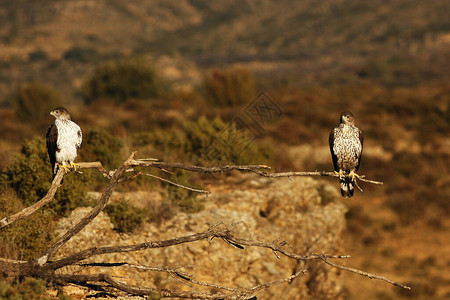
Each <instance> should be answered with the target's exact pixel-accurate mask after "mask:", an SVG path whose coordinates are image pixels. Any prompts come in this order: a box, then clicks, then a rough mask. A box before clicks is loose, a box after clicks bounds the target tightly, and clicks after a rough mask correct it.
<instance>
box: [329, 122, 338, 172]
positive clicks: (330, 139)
mask: <svg viewBox="0 0 450 300" xmlns="http://www.w3.org/2000/svg"><path fill="white" fill-rule="evenodd" d="M328 143H329V144H330V152H331V159H332V160H333V167H334V170H335V171H336V172H339V166H338V158H337V156H336V154H335V153H334V151H333V147H334V129H333V130H331V132H330V137H329V138H328Z"/></svg>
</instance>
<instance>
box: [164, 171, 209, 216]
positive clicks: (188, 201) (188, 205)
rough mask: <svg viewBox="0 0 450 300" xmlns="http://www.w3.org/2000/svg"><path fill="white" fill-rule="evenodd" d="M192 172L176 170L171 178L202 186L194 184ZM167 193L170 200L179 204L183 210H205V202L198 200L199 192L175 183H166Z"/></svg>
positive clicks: (191, 185)
mask: <svg viewBox="0 0 450 300" xmlns="http://www.w3.org/2000/svg"><path fill="white" fill-rule="evenodd" d="M191 176H192V173H191V172H187V171H185V170H176V171H174V173H173V175H172V176H171V177H170V178H169V179H170V180H171V181H172V182H175V183H178V184H181V185H185V186H189V187H193V188H201V187H198V186H197V185H194V184H193V183H192V182H193V179H192V178H191ZM166 189H167V194H168V198H169V200H170V201H171V202H172V203H173V204H175V205H176V206H178V207H179V208H180V209H181V211H184V212H188V213H194V212H198V211H201V210H203V208H204V204H203V203H202V202H200V201H198V200H197V194H198V193H195V192H192V191H189V190H187V189H183V188H180V187H178V186H175V185H173V184H167V185H166Z"/></svg>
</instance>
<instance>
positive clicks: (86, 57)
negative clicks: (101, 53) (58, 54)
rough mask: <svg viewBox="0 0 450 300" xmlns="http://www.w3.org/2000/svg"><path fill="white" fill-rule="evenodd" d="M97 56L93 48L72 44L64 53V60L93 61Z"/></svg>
mask: <svg viewBox="0 0 450 300" xmlns="http://www.w3.org/2000/svg"><path fill="white" fill-rule="evenodd" d="M97 56H98V52H97V50H96V49H95V48H91V47H80V46H74V47H72V48H70V49H69V50H67V51H66V52H65V53H64V56H63V57H64V59H65V60H72V61H79V62H89V61H94V60H95V59H96V58H97Z"/></svg>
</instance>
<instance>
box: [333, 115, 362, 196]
mask: <svg viewBox="0 0 450 300" xmlns="http://www.w3.org/2000/svg"><path fill="white" fill-rule="evenodd" d="M329 143H330V151H331V158H332V159H333V166H334V170H335V172H336V173H337V174H339V183H340V186H341V195H342V196H343V197H345V198H350V197H351V196H353V191H354V188H355V177H358V175H357V174H356V171H358V168H359V164H360V162H361V155H362V151H363V133H362V131H361V130H359V129H358V127H356V126H355V118H354V117H353V114H352V113H351V112H349V111H344V112H343V113H341V119H340V124H339V126H338V127H336V128H334V129H333V130H331V133H330V137H329Z"/></svg>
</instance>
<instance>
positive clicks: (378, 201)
mask: <svg viewBox="0 0 450 300" xmlns="http://www.w3.org/2000/svg"><path fill="white" fill-rule="evenodd" d="M449 11H450V2H449V1H443V0H442V1H441V0H439V1H411V0H395V1H382V0H375V1H370V2H369V1H366V2H362V1H356V0H342V1H331V0H326V1H320V2H317V1H313V0H307V1H300V2H299V1H292V0H283V1H268V0H262V1H255V0H246V1H240V2H236V1H219V2H218V1H197V0H190V1H188V0H186V1H143V0H137V1H132V3H131V2H127V1H121V0H100V1H90V0H82V1H76V0H73V1H72V0H64V1H53V0H43V1H31V0H20V1H0V171H1V173H0V192H1V197H0V205H1V208H2V209H1V213H0V217H1V218H3V217H5V216H6V215H7V214H10V213H13V212H16V211H18V210H19V209H21V208H23V207H26V206H28V205H31V204H33V203H34V202H36V201H37V200H38V199H40V198H41V197H42V196H43V195H45V192H46V191H47V189H48V188H49V186H50V180H51V172H50V163H49V161H48V158H47V154H46V150H45V142H44V139H43V138H44V136H45V132H46V129H47V127H48V126H49V124H51V123H52V122H53V117H52V116H50V115H49V112H50V110H52V109H54V108H55V107H58V106H65V107H67V108H68V109H69V111H70V113H71V116H72V120H74V121H75V122H76V123H78V124H79V125H80V126H81V128H82V129H83V147H82V149H80V150H79V156H78V161H95V160H100V161H102V163H103V164H104V165H105V167H106V168H108V169H114V168H117V167H118V166H119V165H120V163H121V162H122V161H123V160H124V159H126V158H127V157H128V156H129V155H130V153H131V151H133V150H138V156H139V157H154V158H158V159H161V160H163V161H172V162H184V163H192V164H199V165H208V166H211V165H223V164H228V163H233V164H267V165H270V166H272V168H273V170H274V171H277V172H281V171H315V170H320V171H322V170H323V171H332V162H331V157H330V153H329V148H328V135H329V133H330V130H331V129H332V128H333V127H334V126H336V125H337V124H338V122H339V114H340V112H342V111H344V110H350V111H352V112H353V114H354V115H355V118H356V125H357V126H358V127H359V128H360V129H361V130H362V131H363V132H364V138H365V141H364V152H363V158H362V162H361V168H360V171H359V173H360V174H361V175H366V176H367V178H369V179H373V180H377V181H382V182H384V185H383V186H377V185H371V184H367V183H361V184H360V185H361V187H362V189H363V190H364V192H360V191H356V192H355V196H354V197H352V198H350V199H336V195H337V193H338V181H337V180H336V179H335V178H328V177H323V178H318V177H316V178H314V188H315V189H312V190H311V193H313V194H316V193H317V194H318V195H320V199H321V200H320V201H322V202H324V203H325V204H328V203H332V204H333V205H334V204H336V205H337V206H339V209H340V212H341V213H342V215H345V222H346V224H345V225H346V229H343V230H342V231H339V234H341V236H339V238H338V241H337V242H336V243H337V244H339V245H337V246H336V248H333V247H332V246H330V245H332V244H333V243H334V242H335V240H333V242H332V243H331V244H321V243H320V242H318V243H317V245H315V246H318V245H320V247H329V248H327V249H322V250H323V251H327V253H329V252H331V253H333V251H337V250H339V254H348V255H351V256H352V258H351V259H349V260H348V261H346V262H345V263H346V264H348V265H351V266H353V267H357V268H359V269H363V270H365V271H367V272H372V273H377V274H381V275H384V276H387V277H389V278H391V279H393V280H395V281H399V282H402V283H405V284H408V285H410V286H411V287H412V290H411V291H405V290H402V289H399V288H397V287H391V286H390V285H388V284H386V283H384V282H381V281H377V280H369V279H368V278H364V277H359V276H356V275H354V274H351V273H346V272H342V273H341V274H337V275H339V276H337V277H336V278H337V281H336V282H337V283H336V287H338V288H336V289H335V290H334V292H333V297H334V298H340V299H361V298H364V299H447V298H448V297H449V296H450V289H449V286H450V275H449V272H448V271H447V269H448V266H449V264H450V259H449V257H448V255H447V253H449V252H450V242H449V239H448V231H449V229H450V221H449V220H450V218H449V216H450V206H449V199H450V172H449V166H450V137H449V136H450V107H449V105H450V84H449V82H450V76H449V74H450V73H449V72H448V70H449V69H450V56H449V55H448V54H449V50H450V21H449V18H448V12H449ZM224 132H225V133H227V134H224ZM229 132H232V133H234V134H236V133H238V134H236V135H228V133H229ZM211 145H213V146H214V147H215V150H217V152H218V154H216V156H214V157H212V156H211V155H209V154H210V153H209V152H208V149H210V146H211ZM153 175H155V176H156V175H157V176H162V177H164V178H166V179H167V180H171V181H174V182H178V183H183V184H187V185H190V186H195V187H202V188H206V187H207V188H209V189H211V190H212V191H213V192H214V191H216V192H217V195H216V196H211V197H209V198H207V200H206V201H205V199H204V198H202V197H198V196H196V195H195V193H191V192H189V191H186V190H179V189H178V188H177V187H174V186H171V185H168V184H166V183H163V182H159V181H157V180H155V179H154V178H153V179H152V178H147V177H146V178H138V179H137V180H136V181H133V182H127V183H125V184H124V185H123V186H121V187H120V188H119V190H118V193H117V195H115V197H114V199H115V200H114V201H113V203H112V204H111V205H110V207H109V208H108V206H107V209H105V213H106V214H105V216H104V218H106V219H108V218H110V220H111V224H112V226H113V227H114V230H113V229H111V228H110V229H108V231H107V232H108V234H109V235H110V236H114V240H115V241H117V242H124V241H129V239H128V237H130V236H133V235H136V236H137V237H136V240H143V239H144V238H145V237H146V236H147V235H145V232H146V231H147V230H150V229H151V231H157V230H160V231H164V226H165V225H164V224H166V225H167V224H169V225H170V226H171V228H172V230H174V232H179V231H181V230H182V228H181V227H180V228H178V227H176V229H173V228H175V227H174V226H178V225H179V224H178V225H174V224H176V223H177V222H178V220H182V224H185V223H186V224H187V223H189V224H191V223H192V222H194V221H193V220H194V219H195V218H196V217H199V218H200V217H205V218H213V217H217V214H215V213H214V211H215V210H217V209H219V210H221V213H223V214H226V213H227V212H229V213H230V214H237V215H239V218H243V217H242V216H241V213H242V211H244V210H247V209H251V207H250V208H249V207H246V205H245V201H246V200H245V197H244V196H245V195H247V194H248V196H249V197H250V198H251V199H250V200H249V201H251V203H253V204H255V206H258V205H260V206H261V207H265V206H264V205H267V203H266V201H268V199H269V198H270V197H272V198H273V199H275V198H276V197H275V196H273V195H272V194H271V195H272V196H270V197H269V196H267V194H264V193H262V192H261V193H260V192H258V189H259V188H255V186H254V185H253V183H252V182H253V181H252V180H256V181H255V182H258V180H257V179H254V178H249V177H245V176H244V177H240V176H241V175H239V176H236V174H234V173H233V174H231V175H230V174H228V175H226V176H224V178H219V179H217V181H213V184H214V186H211V184H212V183H211V180H210V178H209V179H205V178H203V177H196V176H193V177H191V176H190V175H189V174H187V173H186V172H184V171H176V172H173V173H172V172H164V171H160V172H155V173H154V174H153ZM233 176H236V178H234V177H233ZM302 179H303V178H302ZM283 180H286V179H283ZM305 180H309V179H308V178H305ZM316 180H317V181H316ZM105 182H106V181H105V180H104V179H103V178H102V177H101V176H97V174H94V173H91V172H89V171H87V172H85V173H84V174H69V175H68V176H67V178H65V179H64V184H63V186H62V187H61V190H60V191H59V192H58V194H57V195H56V199H55V201H54V202H52V204H51V205H49V206H48V207H47V206H46V207H44V209H43V210H42V213H39V214H37V215H35V216H34V217H33V219H31V220H30V221H29V223H27V222H24V223H18V224H17V225H16V224H13V225H12V226H11V227H10V228H7V229H6V230H5V229H4V228H2V229H0V254H1V255H3V256H8V257H9V258H11V259H29V258H32V257H36V256H37V255H40V254H41V252H42V250H43V249H45V247H46V246H48V245H49V244H50V243H51V242H52V241H54V240H55V238H56V236H55V235H51V234H48V233H49V232H53V231H54V230H55V228H59V229H58V230H60V229H61V228H62V227H64V226H65V225H64V224H65V223H64V222H67V220H68V219H69V220H70V218H73V215H71V213H72V212H74V214H80V213H79V212H80V211H85V210H86V208H79V207H80V206H83V207H85V206H92V205H93V202H92V199H91V197H88V195H95V194H96V193H98V192H101V191H102V189H103V188H104V187H105V184H106V183H105ZM25 183H26V184H25ZM285 184H286V182H285V181H280V182H277V181H276V180H272V181H271V183H270V185H269V184H267V186H270V187H267V189H268V190H270V189H272V186H276V187H279V186H283V188H284V189H288V188H287V187H286V186H285ZM292 184H294V183H292ZM324 186H326V187H327V189H329V188H331V187H334V188H335V191H332V192H330V193H331V194H329V193H328V192H324V188H323V187H324ZM264 188H266V186H264ZM308 188H310V187H308ZM240 189H242V191H239V190H240ZM261 189H263V187H261ZM264 191H265V193H266V192H267V193H269V192H268V191H266V190H265V189H264ZM232 193H238V196H239V197H241V198H242V197H243V198H242V199H241V198H239V197H238V199H241V200H240V202H239V201H238V202H233V201H236V199H234V198H233V197H232V196H230V194H232ZM256 194H257V196H255V195H256ZM128 195H140V196H136V197H135V198H129V196H128ZM142 195H144V196H142ZM155 195H157V196H155ZM243 195H244V196H243ZM303 196H305V195H303ZM227 197H231V198H233V199H229V198H227ZM258 197H259V198H258ZM264 197H267V199H262V198H264ZM274 197H275V198H274ZM289 197H291V198H292V197H294V196H293V195H290V196H289ZM289 197H288V198H289ZM305 197H306V196H305ZM150 198H151V199H153V200H152V201H150V200H149V199H150ZM260 198H261V199H260ZM285 198H286V197H285ZM285 198H283V199H285ZM291 198H289V199H291ZM294 198H295V197H294ZM338 198H339V197H338ZM155 199H156V200H155ZM286 199H287V198H286ZM286 199H285V200H286ZM297 200H298V199H297ZM207 201H213V202H214V203H208V202H207ZM286 201H287V200H286ZM289 201H290V200H289ZM205 203H206V204H205ZM233 203H234V204H233ZM261 203H265V204H264V205H262V204H261ZM277 205H278V206H275V207H278V208H279V209H281V207H284V205H281V204H280V203H278V204H277ZM341 205H342V207H341ZM241 206H242V207H241ZM319 206H320V205H319ZM344 206H345V207H344ZM243 207H245V209H244V208H243ZM258 207H259V206H258ZM266 208H267V207H266ZM294 210H295V209H294ZM211 211H212V215H210V214H209V213H211ZM236 211H239V213H236ZM345 211H346V212H345ZM125 212H130V213H129V214H127V213H125ZM252 213H253V215H252V217H251V218H250V219H249V220H253V221H254V223H255V222H256V223H258V222H259V223H258V224H260V225H261V227H264V226H267V227H264V228H270V226H269V225H270V222H273V223H274V224H278V225H277V226H278V227H276V231H277V233H283V232H285V230H286V228H288V227H289V226H293V225H292V224H288V225H287V227H286V228H285V227H283V226H284V225H286V224H284V225H283V226H281V225H280V224H279V223H280V222H281V223H282V222H283V221H284V220H286V219H288V218H289V217H288V214H289V213H288V212H285V211H284V212H283V214H284V213H286V214H287V215H283V214H281V215H280V218H278V217H275V215H276V213H275V212H273V210H272V213H273V214H274V215H272V218H271V217H270V216H268V215H265V212H264V209H261V210H260V211H259V214H260V215H258V212H255V211H253V212H252ZM296 213H299V214H300V216H298V215H297V216H296V218H297V217H298V218H299V220H303V219H302V217H301V214H302V213H304V212H302V210H301V208H300V209H299V210H298V211H296ZM277 216H278V215H277ZM102 218H103V215H102ZM230 218H231V217H229V216H228V217H226V218H225V217H224V220H227V221H236V220H234V219H232V218H231V219H230ZM187 220H188V221H189V222H188V221H187ZM218 221H220V220H218ZM253 221H252V222H253ZM341 221H342V220H341ZM36 222H37V223H39V224H42V228H41V229H40V230H38V231H36V228H35V226H34V225H33V224H35V223H36ZM105 222H106V221H105ZM183 222H185V223H183ZM299 222H303V221H299ZM106 223H107V224H106V225H105V226H109V227H111V225H110V223H108V222H106ZM194 223H195V222H194ZM244 223H245V220H244ZM256 223H255V224H256ZM252 224H253V223H252ZM339 224H340V225H339V226H343V224H342V223H339ZM103 225H104V224H103ZM169 225H168V226H169ZM209 225H211V224H209ZM209 225H205V226H209ZM253 225H254V224H253ZM253 225H252V226H253ZM180 226H181V225H180ZM186 226H188V225H186ZM195 226H198V228H197V227H195ZM195 226H194V227H195V228H196V230H197V229H198V230H201V228H202V227H201V224H198V223H195ZM249 226H250V225H249ZM302 226H306V225H305V224H304V223H302ZM327 226H328V225H327ZM188 227H189V226H188ZM149 228H150V229H149ZM252 228H253V227H252ZM302 228H303V227H302ZM335 229H336V228H335ZM340 229H341V227H339V230H340ZM321 230H322V229H321ZM58 232H59V231H58ZM124 232H125V233H124ZM171 232H172V231H171ZM333 232H334V231H332V230H330V231H329V232H327V233H326V234H325V233H324V235H325V236H328V235H330V234H331V235H333V234H334V233H333ZM258 233H259V232H258ZM124 234H125V235H126V236H125V237H124V236H123V235H124ZM303 234H304V233H303V232H301V230H299V231H295V233H293V234H291V235H288V238H289V237H291V238H292V239H294V240H295V241H288V242H290V243H291V244H292V245H295V247H298V251H303V252H302V254H309V253H308V251H312V250H311V249H313V250H314V251H319V249H318V248H315V247H314V245H312V246H311V245H309V244H314V242H313V241H312V240H309V239H307V238H306V237H304V236H303ZM327 234H328V235H327ZM161 236H163V237H165V238H168V236H166V235H164V234H161ZM271 237H272V236H271ZM299 237H301V239H302V240H305V241H306V240H307V243H309V244H308V245H303V246H301V242H300V238H299ZM31 238H32V240H33V242H32V243H30V242H29V241H28V240H27V239H31ZM333 238H336V236H333ZM311 247H312V248H311ZM320 247H319V248H320ZM193 251H194V252H195V249H194V250H193ZM201 251H203V252H202V253H203V254H205V253H206V252H207V251H209V250H205V249H202V250H201ZM231 252H232V251H231ZM208 253H209V252H208ZM194 254H195V253H194ZM205 255H206V254H205ZM208 255H209V254H208ZM246 259H249V260H250V261H252V258H251V257H247V258H246ZM252 263H253V261H252ZM259 267H260V266H258V268H259ZM291 267H292V266H291ZM283 268H287V270H291V269H289V268H290V267H289V266H288V267H287V266H283ZM236 269H239V268H238V267H236ZM255 270H256V271H255V272H261V270H259V269H257V268H256V269H255ZM270 270H271V268H270V266H269V267H266V269H265V271H264V272H266V271H267V272H268V274H269V273H270V272H271V271H270ZM283 270H284V269H283ZM247 271H248V270H247ZM247 271H245V272H244V271H243V272H242V274H248V273H246V272H247ZM272 271H273V270H272ZM275 273H277V272H276V271H273V273H270V274H275ZM242 274H239V275H236V277H235V278H240V277H239V276H241V275H242ZM122 275H123V274H121V276H122ZM335 275H336V274H333V276H335ZM0 276H3V275H2V274H0ZM205 276H206V275H205ZM242 276H244V275H242ZM320 276H322V275H320ZM213 277H214V276H212V277H211V278H213ZM244 277H245V276H244ZM211 278H209V279H211ZM214 278H215V279H217V278H216V277H214ZM227 278H233V277H232V276H231V275H230V276H228V277H227ZM8 280H10V279H8ZM8 280H7V279H5V281H2V282H0V283H1V284H3V283H5V284H6V282H8V284H11V286H12V287H13V288H12V289H16V291H20V289H21V285H20V284H18V282H12V281H8ZM146 280H147V279H146ZM152 280H153V281H152V282H153V283H155V285H157V284H158V282H159V283H161V282H163V283H164V284H167V285H169V286H172V287H173V286H176V285H177V281H174V282H172V281H170V280H169V281H168V280H167V278H164V279H162V277H159V275H158V276H156V277H155V278H153V279H152ZM255 280H256V279H255ZM333 280H334V277H333V279H332V280H331V281H333ZM150 281H151V280H150ZM150 281H149V282H150ZM232 281H233V279H230V282H231V283H230V282H228V283H227V284H228V285H232ZM238 281H239V280H238ZM167 282H169V283H167ZM255 282H257V280H256V281H255ZM319 282H320V281H319ZM299 284H300V283H299ZM301 286H302V288H304V289H307V288H311V286H308V283H307V280H305V281H301ZM305 286H306V287H305ZM0 287H1V286H0ZM183 288H185V287H184V286H183ZM278 288H279V287H278ZM289 289H291V287H290V288H289ZM311 290H313V289H311ZM0 291H1V289H0ZM336 291H337V292H336ZM303 292H304V295H305V297H312V298H311V299H313V296H311V295H312V294H311V293H310V294H308V292H307V291H306V290H303ZM273 293H275V294H276V292H273V291H272V292H268V294H266V298H267V299H268V298H270V297H269V296H267V295H275V294H273ZM287 293H289V291H288V292H287ZM291 293H292V292H291ZM11 295H12V294H11ZM289 295H290V294H289ZM2 296H3V295H2V294H1V292H0V298H1V297H2ZM5 297H6V296H5ZM266 298H264V296H262V299H266Z"/></svg>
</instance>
